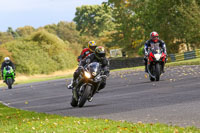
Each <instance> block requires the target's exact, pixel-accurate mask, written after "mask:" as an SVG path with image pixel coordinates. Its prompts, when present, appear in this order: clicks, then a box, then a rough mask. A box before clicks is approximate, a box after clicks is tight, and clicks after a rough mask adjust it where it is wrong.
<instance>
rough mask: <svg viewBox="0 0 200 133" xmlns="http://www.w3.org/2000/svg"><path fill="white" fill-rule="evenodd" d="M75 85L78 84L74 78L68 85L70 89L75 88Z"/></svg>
mask: <svg viewBox="0 0 200 133" xmlns="http://www.w3.org/2000/svg"><path fill="white" fill-rule="evenodd" d="M75 85H76V81H75V80H73V81H71V83H70V84H69V85H68V86H67V88H68V89H73V88H74V86H75Z"/></svg>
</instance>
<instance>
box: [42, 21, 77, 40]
mask: <svg viewBox="0 0 200 133" xmlns="http://www.w3.org/2000/svg"><path fill="white" fill-rule="evenodd" d="M44 29H45V30H47V31H48V32H49V33H53V34H55V35H57V36H58V37H59V38H61V39H62V40H64V41H68V42H70V43H75V42H79V37H80V36H79V32H78V31H77V30H76V24H75V23H74V22H65V21H60V22H59V23H58V24H52V25H46V26H44Z"/></svg>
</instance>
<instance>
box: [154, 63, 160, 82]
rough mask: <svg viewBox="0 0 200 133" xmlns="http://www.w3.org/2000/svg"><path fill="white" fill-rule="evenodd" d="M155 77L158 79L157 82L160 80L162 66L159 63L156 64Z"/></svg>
mask: <svg viewBox="0 0 200 133" xmlns="http://www.w3.org/2000/svg"><path fill="white" fill-rule="evenodd" d="M155 77H156V81H159V80H160V64H159V63H156V69H155Z"/></svg>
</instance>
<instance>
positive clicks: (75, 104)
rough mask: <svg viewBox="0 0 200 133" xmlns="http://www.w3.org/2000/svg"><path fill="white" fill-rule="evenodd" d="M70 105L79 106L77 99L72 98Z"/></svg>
mask: <svg viewBox="0 0 200 133" xmlns="http://www.w3.org/2000/svg"><path fill="white" fill-rule="evenodd" d="M70 104H71V106H72V107H76V106H77V105H78V101H76V99H75V98H74V97H73V96H72V99H71V103H70Z"/></svg>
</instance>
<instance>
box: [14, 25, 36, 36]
mask: <svg viewBox="0 0 200 133" xmlns="http://www.w3.org/2000/svg"><path fill="white" fill-rule="evenodd" d="M34 31H35V29H34V28H33V27H32V26H24V27H19V28H17V29H16V32H17V33H18V34H19V36H27V35H30V34H31V33H33V32H34Z"/></svg>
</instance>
